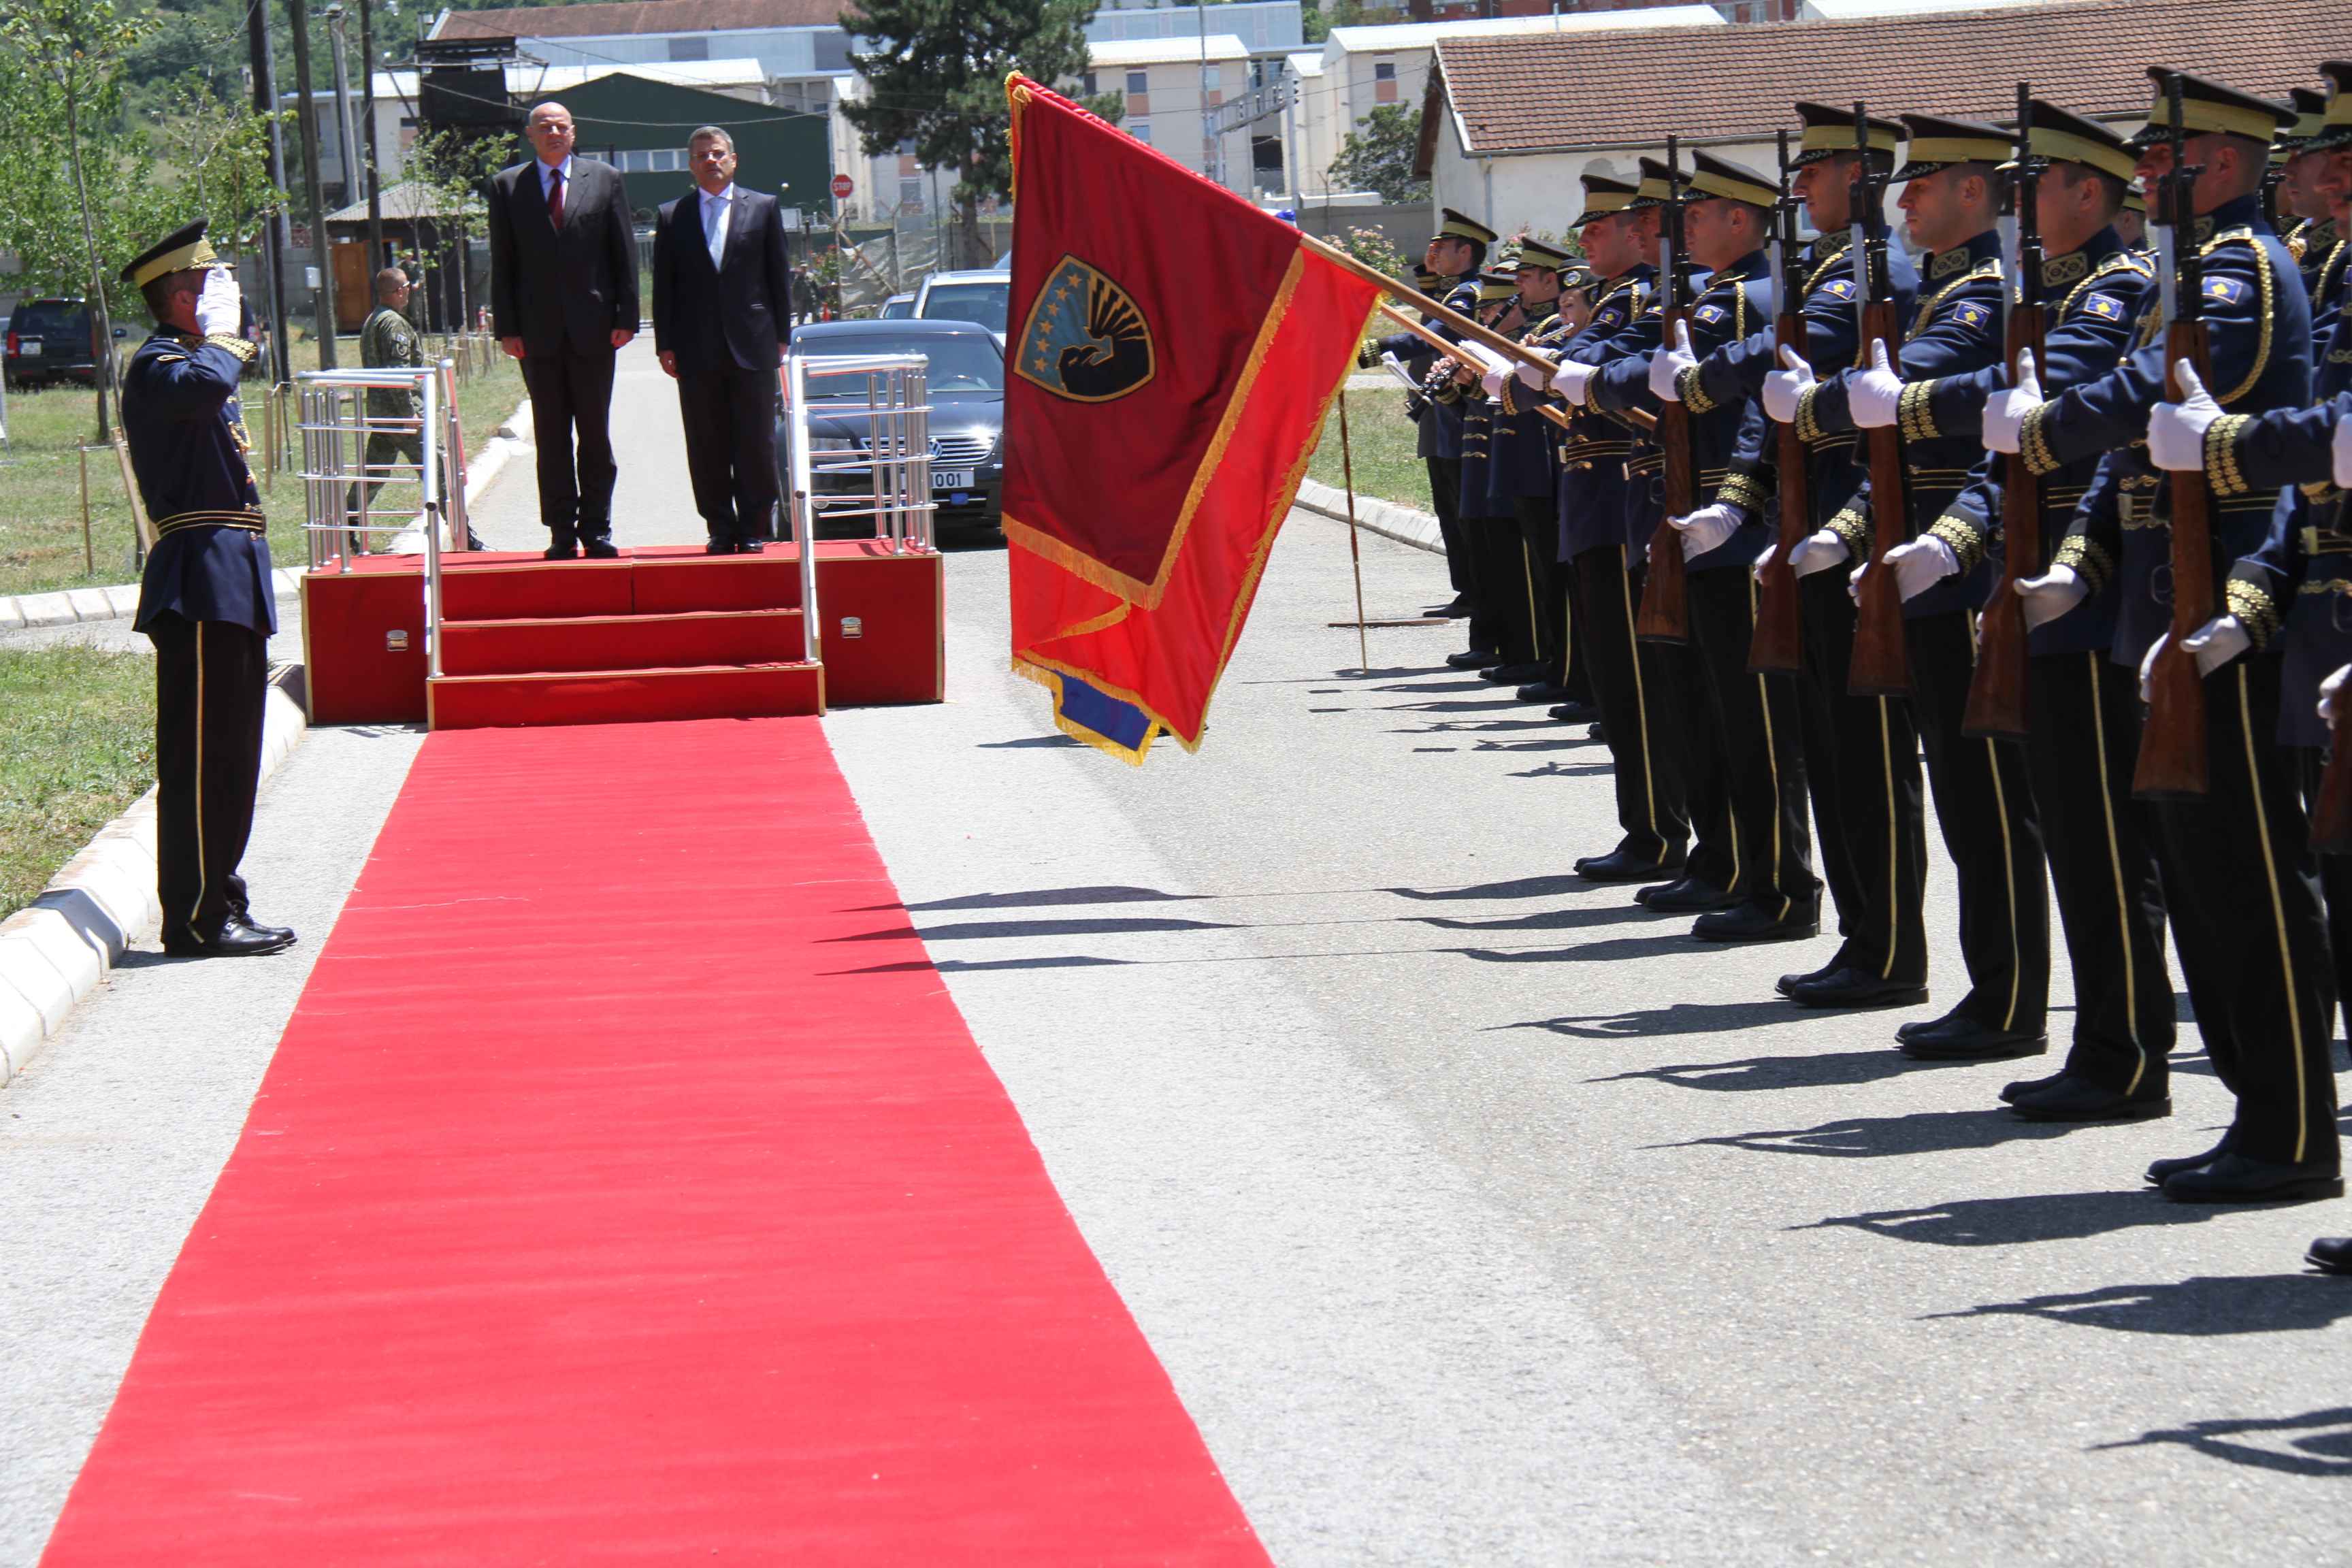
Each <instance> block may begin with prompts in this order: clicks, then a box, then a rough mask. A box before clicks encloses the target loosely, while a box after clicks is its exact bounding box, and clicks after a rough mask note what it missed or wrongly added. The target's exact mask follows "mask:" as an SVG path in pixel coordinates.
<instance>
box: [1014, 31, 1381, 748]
mask: <svg viewBox="0 0 2352 1568" xmlns="http://www.w3.org/2000/svg"><path fill="white" fill-rule="evenodd" d="M1005 90H1006V93H1007V95H1008V96H1009V97H1010V98H1011V100H1012V103H1013V195H1014V198H1015V201H1016V203H1017V206H1016V208H1015V213H1014V221H1013V298H1012V306H1011V310H1010V311H1009V313H1008V315H1007V318H1006V321H1007V326H1008V329H1009V330H1010V331H1011V334H1012V335H1011V336H1010V338H1009V339H1008V340H1007V342H1008V347H1007V350H1006V360H1005V368H1006V371H1007V374H1006V375H1005V378H1004V388H1005V390H1004V432H1005V447H1006V451H1005V465H1004V533H1005V539H1006V541H1007V543H1008V546H1009V548H1010V552H1011V556H1012V560H1011V572H1012V578H1013V668H1014V669H1015V670H1017V671H1019V672H1020V673H1022V674H1024V675H1026V676H1028V677H1029V678H1030V679H1034V680H1037V681H1039V682H1041V683H1043V684H1044V685H1045V686H1046V687H1048V688H1049V689H1052V691H1053V693H1054V718H1055V723H1057V724H1058V725H1060V727H1061V728H1062V729H1063V730H1064V731H1066V732H1068V733H1070V734H1073V735H1076V736H1077V737H1078V738H1079V739H1081V740H1083V741H1086V742H1088V743H1089V744H1091V745H1095V746H1097V747H1100V748H1101V749H1102V750H1104V751H1108V752H1114V753H1116V754H1118V755H1120V756H1124V757H1126V758H1128V759H1129V761H1130V762H1140V761H1141V760H1142V758H1143V755H1144V753H1145V752H1148V751H1149V750H1150V746H1151V742H1152V738H1153V737H1154V736H1155V735H1156V734H1157V733H1158V732H1159V731H1161V730H1166V731H1169V732H1170V733H1171V734H1172V735H1174V736H1175V737H1176V738H1177V739H1178V740H1179V741H1180V742H1182V743H1183V744H1184V746H1185V747H1186V748H1187V749H1188V750H1189V749H1191V748H1192V747H1194V746H1196V745H1197V744H1198V743H1199V742H1200V738H1201V727H1202V723H1203V721H1205V719H1206V717H1207V714H1208V708H1209V697H1210V694H1211V693H1212V692H1213V691H1214V690H1215V689H1216V685H1217V678H1218V677H1219V676H1220V675H1221V674H1222V673H1223V670H1224V668H1225V661H1226V659H1227V658H1230V657H1231V656H1232V653H1233V649H1234V641H1235V639H1237V638H1238V637H1240V636H1241V629H1242V622H1243V620H1244V618H1245V617H1246V616H1248V614H1249V606H1250V600H1251V597H1252V596H1253V595H1255V593H1256V590H1257V580H1258V574H1259V573H1260V572H1262V571H1263V570H1264V569H1265V557H1266V552H1268V551H1269V550H1271V549H1272V548H1273V547H1274V536H1275V533H1276V531H1278V530H1279V529H1280V528H1281V526H1282V520H1283V518H1284V517H1285V516H1286V514H1287V513H1288V512H1289V510H1290V502H1291V498H1292V497H1293V496H1294V495H1296V494H1297V490H1298V480H1299V476H1300V475H1301V474H1302V473H1303V472H1304V471H1305V469H1306V467H1307V457H1308V455H1309V454H1310V453H1311V452H1313V451H1314V449H1315V443H1316V440H1317V439H1318V436H1319V435H1320V433H1321V431H1322V428H1323V419H1324V415H1325V413H1326V412H1327V411H1328V409H1329V407H1330V405H1331V400H1332V398H1333V397H1334V396H1335V395H1337V394H1338V393H1339V387H1340V384H1341V383H1342V382H1343V381H1344V379H1345V378H1346V376H1347V374H1348V372H1349V367H1350V365H1351V363H1352V362H1353V356H1354V353H1355V350H1356V345H1357V344H1358V343H1359V342H1360V341H1361V340H1362V337H1363V330H1364V323H1365V321H1366V320H1367V319H1368V318H1369V317H1370V314H1371V312H1372V309H1373V307H1374V306H1375V305H1376V304H1377V303H1378V302H1379V300H1380V297H1381V289H1380V288H1379V286H1378V285H1377V284H1374V283H1372V282H1370V281H1369V280H1368V279H1365V278H1363V277H1361V276H1360V275H1359V274H1357V273H1355V272H1352V271H1349V269H1348V268H1346V267H1345V266H1344V265H1342V264H1340V263H1339V262H1337V261H1335V260H1333V259H1332V258H1331V256H1330V255H1329V254H1328V252H1327V251H1326V250H1324V249H1322V248H1320V247H1318V246H1317V244H1316V243H1315V242H1313V241H1310V240H1308V239H1307V238H1306V237H1304V236H1302V235H1301V234H1300V233H1299V232H1298V230H1297V228H1295V227H1293V226H1291V225H1289V224H1287V223H1285V222H1284V221H1283V220H1281V219H1280V218H1277V217H1275V216H1271V215H1270V214H1267V213H1263V212H1260V211H1259V210H1258V209H1257V208H1256V207H1255V206H1252V205H1250V204H1249V203H1248V202H1246V201H1244V200H1243V199H1242V198H1241V197H1240V196H1237V195H1234V193H1233V192H1231V191H1228V190H1226V189H1224V188H1223V186H1221V185H1216V184H1211V183H1210V182H1209V181H1207V180H1204V179H1202V177H1201V176H1200V175H1198V174H1193V173H1192V172H1191V171H1190V170H1188V169H1186V168H1184V167H1183V166H1182V165H1181V164H1179V163H1174V162H1173V161H1171V160H1170V159H1169V158H1167V157H1164V156H1163V155H1161V154H1160V153H1155V152H1153V151H1152V150H1151V149H1150V148H1149V147H1147V146H1145V145H1144V144H1143V143H1142V142H1138V141H1136V140H1135V139H1134V138H1133V137H1131V136H1129V135H1128V134H1126V133H1125V132H1121V131H1119V130H1118V129H1117V128H1116V127H1114V126H1111V125H1109V124H1108V123H1106V122H1105V121H1101V120H1098V119H1097V118H1096V117H1095V116H1093V115H1091V114H1088V113H1087V111H1086V110H1083V109H1080V108H1079V107H1078V106H1077V105H1076V104H1075V103H1072V102H1071V101H1070V100H1067V99H1066V98H1063V97H1061V96H1059V95H1058V94H1055V93H1053V92H1049V91H1048V90H1046V89H1045V88H1042V87H1040V86H1038V85H1037V84H1036V83H1035V82H1034V81H1031V80H1029V79H1027V78H1025V77H1022V76H1018V75H1016V76H1014V77H1013V78H1012V79H1010V80H1009V81H1008V82H1007V83H1006V84H1005Z"/></svg>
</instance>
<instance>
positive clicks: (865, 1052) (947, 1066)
mask: <svg viewBox="0 0 2352 1568" xmlns="http://www.w3.org/2000/svg"><path fill="white" fill-rule="evenodd" d="M923 957H924V953H923V949H922V947H921V946H920V944H919V943H918V942H916V941H915V940H914V938H913V936H912V934H911V932H909V931H908V930H907V923H906V918H905V915H904V914H903V912H902V911H901V910H900V908H899V905H898V895H897V893H896V891H895V890H894V889H893V888H892V886H891V884H890V880H889V878H888V876H887V874H886V873H885V871H884V869H883V868H882V863H881V860H880V858H879V857H878V856H877V854H876V852H875V849H874V847H873V845H872V843H871V841H870V840H869V839H868V837H867V836H866V830H865V827H864V825H863V823H862V822H861V821H860V819H859V816H858V814H857V809H856V805H855V803H854V802H853V801H852V799H851V797H850V795H849V792H848V789H847V788H846V786H845V784H844V783H843V781H842V778H841V775H840V773H839V772H838V771H837V770H836V769H835V765H834V763H833V760H832V756H831V754H830V752H828V750H827V749H826V746H825V743H824V736H823V734H822V732H821V731H820V730H819V728H818V726H817V725H816V723H815V722H814V721H809V720H799V719H778V720H758V721H709V722H696V723H680V724H670V725H656V726H613V727H606V728H584V729H552V730H518V731H467V732H459V733H450V734H436V735H434V736H432V737H431V738H430V739H429V740H428V741H427V742H426V743H425V749H424V752H423V753H422V755H421V756H420V757H419V758H418V761H417V763H416V766H415V772H414V773H412V774H411V775H410V777H409V779H408V782H407V784H406V787H405V788H404V790H403V791H402V793H401V796H400V800H399V803H398V805H396V806H395V808H394V811H393V814H392V816H391V818H390V820H389V822H388V823H387V824H386V825H385V826H384V829H383V836H382V837H381V839H380V840H379V842H378V843H377V845H376V847H375V852H374V855H373V858H371V859H370V860H369V862H368V864H367V868H366V870H365V872H364V874H363V875H362V878H361V881H360V886H359V889H358V890H357V891H355V892H354V893H353V894H352V900H351V902H350V905H349V907H348V908H347V909H346V910H345V911H344V913H343V916H342V919H341V922H340V923H339V924H338V925H337V927H336V928H335V931H334V933H333V936H332V938H331V941H330V942H328V944H327V948H326V951H325V952H324V953H323V954H322V955H321V957H320V962H319V965H318V969H317V971H316V973H314V974H313V976H312V977H311V980H310V986H309V989H308V991H307V992H306V993H305V994H304V996H303V999H302V1004H301V1005H300V1007H299V1010H298V1011H297V1012H296V1014H295V1016H294V1019H293V1022H292V1023H291V1025H290V1026H289V1028H288V1030H287V1033H286V1037H285V1039H284V1042H283V1044H282V1045H281V1046H280V1047H279V1049H278V1055H277V1058H276V1060H275V1062H274V1063H273V1064H272V1066H271V1067H270V1069H269V1072H268V1077H267V1079H265V1081H264V1082H263V1085H262V1088H261V1092H260V1094H259V1096H258V1098H257V1100H256V1101H255V1104H254V1108H253V1112H252V1116H251V1119H250V1121H248V1123H247V1127H246V1131H245V1134H244V1137H243V1139H242V1140H241V1141H240V1142H239V1143H238V1145H237V1147H236V1152H235V1154H234V1155H233V1156H232V1158H231V1159H230V1161H229V1163H228V1166H227V1168H226V1171H225V1172H224V1173H223V1174H222V1176H221V1179H220V1183H219V1185H218V1186H217V1188H216V1189H215V1192H214V1194H213V1195H212V1199H211V1201H210V1202H209V1203H208V1204H207V1205H205V1210H204V1213H203V1214H202V1215H201V1216H199V1218H198V1219H197V1221H196V1224H195V1226H194V1230H193V1231H192V1233H191V1235H190V1237H189V1239H188V1242H187V1245H186V1247H185V1248H184V1251H183V1252H182V1254H181V1257H180V1259H179V1262H178V1264H177V1266H176V1267H175V1268H173V1272H172V1275H171V1277H170V1279H169V1280H168V1281H167V1282H166V1284H165V1286H164V1289H163V1294H162V1297H161V1299H160V1300H159V1301H158V1302H157V1304H156V1307H155V1310H154V1313H153V1316H152V1318H151V1319H150V1320H149V1322H148V1324H147V1329H146V1332H145V1336H144V1338H143V1339H142V1342H141V1343H140V1346H139V1350H138V1353H137V1355H136V1357H135V1358H134V1360H133V1362H132V1363H131V1371H130V1373H129V1375H128V1376H127V1377H126V1379H125V1380H124V1383H123V1385H122V1389H121V1394H120V1395H119V1396H118V1398H117V1400H116V1402H115V1405H114V1407H113V1410H112V1412H111V1413H110V1415H109V1416H108V1417H107V1421H106V1425H105V1427H104V1430H103V1431H102V1432H101V1434H100V1437H99V1440H98V1443H97V1446H96V1448H95V1449H94V1451H93V1452H92V1454H91V1456H90V1458H89V1464H88V1465H87V1467H86V1468H84V1470H83V1471H82V1474H81V1477H80V1479H79V1482H78V1483H77V1484H76V1486H75V1488H74V1490H73V1495H72V1498H71V1500H70V1501H69V1502H68V1506H67V1509H66V1512H65V1516H64V1518H63V1520H62V1521H60V1523H59V1525H58V1531H57V1533H56V1536H55V1538H54V1539H53V1540H52V1542H51V1543H50V1547H49V1551H48V1554H47V1559H46V1561H47V1562H48V1563H57V1564H74V1563H141V1564H152V1563H173V1564H183V1563H241V1564H244V1563H269V1564H275V1563H289V1564H296V1563H299V1564H310V1563H467V1564H477V1563H586V1562H602V1561H609V1560H635V1561H642V1562H658V1563H686V1562H689V1561H691V1562H709V1561H722V1562H757V1563H888V1564H930V1563H1008V1564H1034V1563H1264V1562H1265V1553H1264V1552H1263V1550H1262V1549H1261V1548H1260V1546H1259V1545H1258V1543H1257V1542H1256V1540H1255V1536H1254V1535H1253V1534H1252V1532H1251V1530H1250V1527H1249V1524H1248V1522H1247V1521H1245V1520H1244V1517H1243V1515H1242V1513H1241V1510H1240V1509H1239V1507H1238V1506H1237V1505H1236V1504H1235V1502H1234V1500H1233V1498H1232V1496H1231V1494H1230V1493H1229V1492H1228V1491H1227V1489H1226V1488H1225V1484H1224V1481H1223V1478H1222V1477H1220V1475H1219V1474H1218V1472H1217V1469H1216V1467H1215V1465H1214V1463H1213V1461H1212V1460H1211V1458H1210V1457H1209V1455H1208V1452H1207V1450H1206V1449H1205V1448H1204V1447H1203V1446H1202V1442H1201V1439H1200V1436H1199V1435H1198V1433H1197V1432H1196V1431H1195V1429H1194V1428H1193V1426H1192V1420H1191V1418H1190V1416H1188V1415H1186V1413H1185V1411H1184V1409H1183V1407H1182V1405H1181V1404H1180V1403H1179V1402H1178V1400H1177V1397H1176V1394H1175V1391H1174V1390H1173V1388H1172V1387H1171V1385H1170V1384H1169V1382H1168V1378H1167V1375H1166V1373H1164V1372H1163V1371H1162V1370H1161V1368H1160V1364H1159V1363H1158V1362H1157V1360H1155V1359H1154V1357H1153V1355H1152V1353H1151V1351H1150V1347H1149V1346H1148V1345H1147V1344H1146V1343H1145V1342H1144V1340H1143V1337H1142V1335H1141V1333H1140V1332H1139V1331H1138V1330H1137V1328H1136V1326H1135V1324H1134V1322H1133V1321H1132V1320H1131V1319H1130V1318H1129V1315H1128V1313H1127V1310H1126V1308H1125V1307H1124V1306H1123V1305H1122V1303H1121V1302H1120V1300H1119V1299H1118V1295H1117V1294H1116V1293H1115V1292H1114V1291H1113V1290H1112V1289H1111V1287H1110V1284H1109V1282H1108V1280H1107V1279H1105V1278H1104V1276H1103V1273H1102V1270H1101V1268H1100V1267H1099V1266H1098V1265H1097V1262H1096V1261H1095V1258H1094V1257H1093V1255H1092V1253H1090V1252H1089V1251H1088V1249H1087V1245H1086V1242H1085V1241H1084V1239H1083V1238H1082V1237H1080V1236H1079V1234H1078V1231H1077V1228H1076V1226H1075V1225H1074V1224H1073V1223H1072V1222H1071V1220H1070V1217H1069V1215H1068V1214H1067V1213H1066V1211H1065V1210H1064V1208H1063V1206H1062V1204H1061V1201H1060V1199H1059V1198H1058V1197H1057V1196H1056V1195H1055V1192H1054V1189H1053V1186H1052V1185H1051V1184H1050V1183H1049V1182H1048V1180H1047V1178H1046V1176H1045V1170H1044V1167H1043V1166H1042V1165H1041V1164H1040V1163H1039V1161H1038V1157H1037V1154H1036V1152H1035V1150H1034V1148H1033V1147H1032V1146H1031V1144H1030V1142H1029V1139H1028V1135H1027V1134H1026V1132H1025V1131H1024V1129H1023V1127H1022V1125H1021V1122H1020V1120H1019V1118H1018V1116H1017V1115H1016V1113H1015V1112H1014V1110H1013V1106H1012V1104H1011V1102H1010V1101H1009V1100H1007V1098H1006V1096H1005V1094H1004V1091H1003V1089H1002V1088H1001V1087H1000V1086H999V1084H998V1083H997V1081H996V1079H995V1077H994V1075H993V1074H992V1072H991V1071H990V1070H989V1068H988V1066H987V1064H986V1063H985V1062H984V1061H983V1060H982V1058H981V1056H980V1053H979V1051H978V1049H977V1048H976V1047H974V1045H973V1043H972V1039H971V1035H970V1034H969V1032H968V1031H967V1030H966V1029H965V1027H964V1024H963V1021H962V1018H961V1016H960V1015H959V1014H958V1013H957V1011H956V1008H955V1005H954V1004H953V1003H952V1002H951V1001H950V999H949V997H948V995H947V993H946V992H945V990H944V989H943V988H942V986H941V984H940V980H939V977H938V975H937V973H935V972H934V971H932V970H931V969H930V968H929V965H928V964H927V963H921V962H920V961H921V960H922V959H923ZM894 960H896V961H899V962H902V963H907V965H908V967H907V968H906V969H905V970H903V971H898V972H893V971H892V970H891V969H890V967H889V965H890V963H891V962H892V961H894ZM850 970H856V971H858V972H859V973H855V974H850V973H844V972H845V971H850Z"/></svg>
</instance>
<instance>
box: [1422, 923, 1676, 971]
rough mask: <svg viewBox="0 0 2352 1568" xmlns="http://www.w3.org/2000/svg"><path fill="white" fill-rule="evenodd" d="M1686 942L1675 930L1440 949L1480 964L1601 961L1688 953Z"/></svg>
mask: <svg viewBox="0 0 2352 1568" xmlns="http://www.w3.org/2000/svg"><path fill="white" fill-rule="evenodd" d="M1690 945H1691V941H1690V937H1689V935H1688V934H1687V933H1686V932H1685V931H1680V930H1676V931H1672V932H1668V933H1664V934H1661V935H1658V936H1620V937H1606V938H1603V939H1602V940H1601V941H1599V942H1581V943H1579V944H1578V945H1577V946H1575V947H1547V948H1538V949H1533V950H1505V949H1496V948H1486V947H1457V948H1450V949H1445V950H1443V951H1447V952H1458V953H1460V954H1461V955H1462V956H1463V957H1465V958H1475V959H1476V960H1477V961H1478V962H1479V963H1607V962H1610V961H1612V960H1615V959H1622V958H1659V957H1663V956H1664V955H1665V954H1668V953H1675V952H1689V951H1690Z"/></svg>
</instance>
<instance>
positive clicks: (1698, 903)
mask: <svg viewBox="0 0 2352 1568" xmlns="http://www.w3.org/2000/svg"><path fill="white" fill-rule="evenodd" d="M1633 901H1634V902H1635V903H1637V904H1640V905H1641V906H1643V908H1644V909H1647V910H1651V911H1652V912H1653V913H1655V914H1661V915H1703V914H1705V913H1706V912H1707V911H1708V910H1727V909H1729V908H1730V907H1731V906H1732V905H1734V904H1736V903H1738V902H1739V901H1740V899H1739V895H1738V894H1737V893H1732V892H1727V891H1725V890H1724V889H1721V888H1718V887H1717V886H1716V885H1715V884H1714V883H1713V882H1710V881H1708V880H1707V879H1706V878H1704V877H1694V876H1691V875H1690V874H1689V873H1688V872H1685V873H1684V874H1683V875H1682V876H1680V877H1678V878H1676V879H1675V880H1673V881H1671V882H1669V883H1667V884H1666V885H1665V886H1664V887H1663V888H1643V889H1642V890H1641V891H1640V892H1638V893H1635V894H1634V895H1633Z"/></svg>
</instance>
